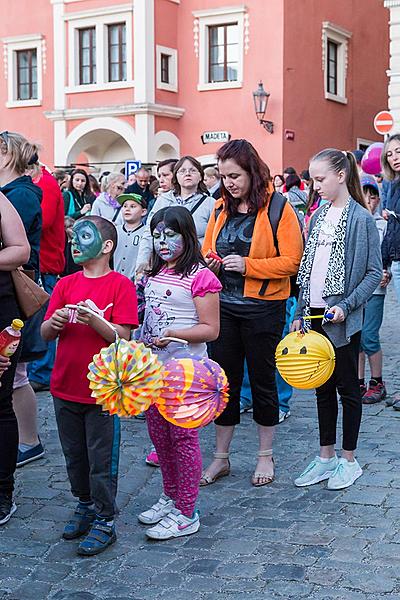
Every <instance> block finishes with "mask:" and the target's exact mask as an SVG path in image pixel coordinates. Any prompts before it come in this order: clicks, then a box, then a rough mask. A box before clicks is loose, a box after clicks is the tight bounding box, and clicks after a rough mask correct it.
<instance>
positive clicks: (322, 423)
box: [292, 148, 382, 490]
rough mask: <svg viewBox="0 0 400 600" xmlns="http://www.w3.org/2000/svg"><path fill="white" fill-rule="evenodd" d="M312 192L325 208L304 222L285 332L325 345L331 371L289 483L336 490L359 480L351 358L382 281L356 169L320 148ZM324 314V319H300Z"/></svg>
mask: <svg viewBox="0 0 400 600" xmlns="http://www.w3.org/2000/svg"><path fill="white" fill-rule="evenodd" d="M310 176H311V178H312V180H313V185H314V190H315V192H317V193H318V194H319V196H320V197H321V198H323V199H324V200H327V203H326V204H325V205H324V206H322V207H321V208H320V209H318V210H317V211H316V212H315V213H314V215H313V216H312V218H311V221H310V224H309V235H308V240H307V245H306V247H305V250H304V255H303V258H302V261H301V264H300V269H299V275H298V278H297V283H298V285H299V286H300V294H299V299H298V306H297V310H296V317H295V321H294V322H293V324H292V330H293V331H298V330H300V329H302V328H303V324H302V322H301V321H300V317H303V318H304V322H305V324H306V327H307V326H308V325H309V326H310V327H311V326H312V328H313V329H314V330H315V331H317V332H318V333H320V334H321V335H323V336H325V337H327V338H329V339H330V341H331V343H332V345H333V346H334V348H335V355H336V360H335V370H334V372H333V374H332V376H331V377H330V378H329V379H328V381H327V382H326V383H324V384H323V385H322V386H320V387H319V388H317V389H316V396H317V409H318V424H319V438H320V440H319V441H320V451H319V454H318V455H317V456H316V457H315V458H314V459H313V460H312V461H311V462H310V463H309V464H308V466H307V467H306V468H305V469H304V471H303V472H302V473H301V474H300V475H299V477H297V479H296V480H295V485H296V486H298V487H305V486H309V485H314V484H316V483H319V482H320V481H324V480H326V479H327V480H328V489H331V490H340V489H344V488H347V487H349V486H350V485H352V484H353V483H354V482H355V481H356V480H357V479H358V477H360V476H361V475H362V469H361V467H360V465H359V464H358V462H357V460H356V459H355V451H356V448H357V441H358V434H359V429H360V423H361V412H362V401H361V393H360V384H359V380H358V357H359V348H360V339H361V329H362V326H363V310H364V306H365V303H366V302H367V300H368V299H369V298H370V297H371V296H372V294H373V292H374V291H375V289H376V287H377V285H378V284H379V283H380V281H381V279H382V260H381V249H380V242H379V235H378V230H377V228H376V225H375V222H374V219H373V218H372V216H371V214H370V213H369V212H368V211H367V210H366V203H365V199H364V196H363V192H362V189H361V185H360V179H359V176H358V170H357V164H356V161H355V158H354V156H353V154H352V153H351V152H344V151H341V150H336V149H334V148H327V149H326V150H322V151H321V152H319V153H318V154H316V155H315V156H314V157H313V158H312V159H311V161H310ZM326 312H329V313H331V314H332V315H333V317H332V318H331V319H330V320H327V319H316V320H314V321H312V325H311V321H309V320H307V317H308V316H314V317H315V316H318V315H321V314H325V313H326ZM338 395H339V396H340V399H341V405H342V407H343V425H342V429H343V439H342V452H341V458H339V459H338V457H337V455H336V452H335V444H336V428H337V417H338V399H337V396H338Z"/></svg>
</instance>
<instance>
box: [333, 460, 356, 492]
mask: <svg viewBox="0 0 400 600" xmlns="http://www.w3.org/2000/svg"><path fill="white" fill-rule="evenodd" d="M362 473H363V472H362V468H361V467H360V465H359V464H358V462H357V461H356V460H354V462H349V461H348V460H346V459H345V458H340V459H339V462H338V464H337V467H336V469H335V470H334V472H333V473H332V475H331V476H330V477H329V480H328V489H329V490H344V489H345V488H348V487H350V486H351V485H353V483H354V482H355V481H356V479H358V478H359V477H361V475H362Z"/></svg>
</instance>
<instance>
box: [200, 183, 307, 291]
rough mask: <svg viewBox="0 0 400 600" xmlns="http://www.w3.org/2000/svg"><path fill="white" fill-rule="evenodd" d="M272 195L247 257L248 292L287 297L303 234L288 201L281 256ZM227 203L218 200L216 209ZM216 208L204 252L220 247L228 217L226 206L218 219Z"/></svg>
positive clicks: (282, 223) (281, 228)
mask: <svg viewBox="0 0 400 600" xmlns="http://www.w3.org/2000/svg"><path fill="white" fill-rule="evenodd" d="M270 198H271V196H270V195H269V194H267V200H266V203H265V205H264V206H263V207H262V208H260V210H259V211H258V214H257V217H256V220H255V224H254V232H253V239H252V242H251V245H250V252H249V256H248V257H246V258H245V262H246V271H245V274H244V278H245V282H244V296H245V297H248V298H258V299H259V300H286V298H288V297H289V294H290V276H291V275H295V274H296V273H297V271H298V268H299V265H300V260H301V256H302V253H303V238H302V235H301V230H300V225H299V222H298V220H297V217H296V214H295V212H294V210H293V208H292V207H291V206H290V204H289V202H287V203H286V205H285V207H284V209H283V212H282V216H281V219H280V221H279V225H278V230H277V239H278V247H279V256H278V254H277V252H276V249H275V245H274V238H273V234H272V229H271V225H270V222H269V218H268V206H269V202H270ZM221 206H223V200H222V199H221V200H217V202H216V204H215V210H217V209H218V208H219V207H221ZM215 210H214V211H213V212H212V213H211V217H210V220H209V223H208V226H207V230H206V235H205V238H204V243H203V253H204V254H207V252H208V251H209V250H210V249H211V250H213V251H214V252H215V251H216V247H215V246H216V241H217V238H218V235H219V233H220V231H221V229H222V228H223V226H224V223H225V221H226V218H227V212H226V211H225V210H222V211H221V212H220V213H219V214H218V217H217V220H215Z"/></svg>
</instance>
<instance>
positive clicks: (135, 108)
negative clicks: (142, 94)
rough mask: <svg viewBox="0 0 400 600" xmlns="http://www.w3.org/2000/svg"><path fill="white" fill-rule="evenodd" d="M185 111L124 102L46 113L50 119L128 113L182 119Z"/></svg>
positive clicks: (160, 105) (148, 103) (84, 117)
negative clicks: (116, 104)
mask: <svg viewBox="0 0 400 600" xmlns="http://www.w3.org/2000/svg"><path fill="white" fill-rule="evenodd" d="M184 113H185V109H184V108H180V107H179V106H169V105H167V104H153V103H150V102H145V103H141V104H122V105H120V106H101V107H95V108H67V109H65V110H51V111H45V112H44V115H45V117H46V118H47V119H49V120H50V121H64V120H66V121H73V120H77V119H93V118H94V117H122V116H128V115H155V116H157V117H169V118H171V119H180V118H181V117H182V116H183V115H184Z"/></svg>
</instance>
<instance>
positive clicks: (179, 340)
mask: <svg viewBox="0 0 400 600" xmlns="http://www.w3.org/2000/svg"><path fill="white" fill-rule="evenodd" d="M160 342H177V343H178V344H185V345H187V344H188V343H189V342H188V341H187V340H184V339H182V338H178V337H172V336H170V335H167V336H163V337H160Z"/></svg>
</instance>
